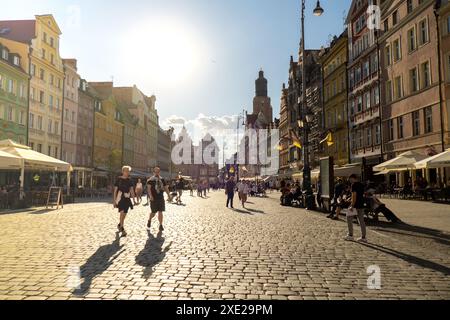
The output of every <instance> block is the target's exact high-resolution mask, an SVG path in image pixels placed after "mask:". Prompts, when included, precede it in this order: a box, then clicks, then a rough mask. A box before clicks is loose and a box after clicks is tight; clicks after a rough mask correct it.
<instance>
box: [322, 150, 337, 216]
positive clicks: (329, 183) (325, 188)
mask: <svg viewBox="0 0 450 320" xmlns="http://www.w3.org/2000/svg"><path fill="white" fill-rule="evenodd" d="M333 170H334V161H333V157H327V158H322V159H320V185H321V189H322V190H321V191H322V200H323V202H324V207H325V209H327V210H329V209H330V205H331V199H332V198H333V196H334V195H333V193H334V171H333Z"/></svg>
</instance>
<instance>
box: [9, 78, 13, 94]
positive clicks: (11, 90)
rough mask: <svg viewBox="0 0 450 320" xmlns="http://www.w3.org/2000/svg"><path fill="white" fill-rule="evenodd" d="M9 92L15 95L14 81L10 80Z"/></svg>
mask: <svg viewBox="0 0 450 320" xmlns="http://www.w3.org/2000/svg"><path fill="white" fill-rule="evenodd" d="M8 92H9V93H14V80H12V79H9V80H8Z"/></svg>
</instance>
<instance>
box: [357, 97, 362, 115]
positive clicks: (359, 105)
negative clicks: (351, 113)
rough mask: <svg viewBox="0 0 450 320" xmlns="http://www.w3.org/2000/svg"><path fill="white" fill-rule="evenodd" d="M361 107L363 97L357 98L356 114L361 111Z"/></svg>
mask: <svg viewBox="0 0 450 320" xmlns="http://www.w3.org/2000/svg"><path fill="white" fill-rule="evenodd" d="M362 107H363V97H362V96H359V97H358V112H361V111H362Z"/></svg>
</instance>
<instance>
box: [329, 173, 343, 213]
mask: <svg viewBox="0 0 450 320" xmlns="http://www.w3.org/2000/svg"><path fill="white" fill-rule="evenodd" d="M345 188H346V186H345V184H344V182H343V181H342V179H338V180H337V183H336V185H335V186H334V198H333V205H332V208H333V209H332V211H331V213H330V214H329V215H328V218H330V219H333V220H339V215H340V214H341V210H342V209H343V208H342V206H340V205H339V204H340V202H341V200H342V196H343V193H344V191H345Z"/></svg>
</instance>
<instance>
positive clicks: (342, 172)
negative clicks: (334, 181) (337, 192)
mask: <svg viewBox="0 0 450 320" xmlns="http://www.w3.org/2000/svg"><path fill="white" fill-rule="evenodd" d="M352 174H356V175H357V176H360V175H361V164H359V163H355V164H348V165H346V166H343V167H334V176H335V177H337V178H347V177H350V176H351V175H352Z"/></svg>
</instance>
